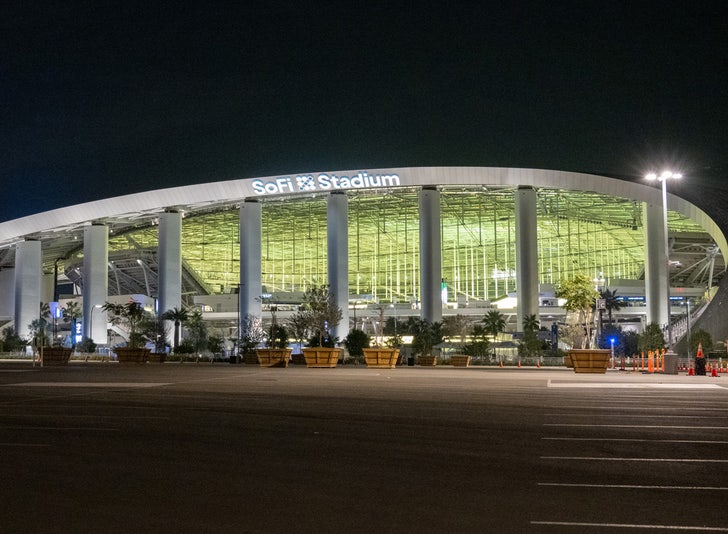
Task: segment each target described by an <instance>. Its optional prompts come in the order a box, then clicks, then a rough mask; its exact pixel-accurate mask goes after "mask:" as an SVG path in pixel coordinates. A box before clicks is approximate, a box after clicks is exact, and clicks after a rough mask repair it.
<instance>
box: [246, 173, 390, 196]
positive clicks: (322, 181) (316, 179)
mask: <svg viewBox="0 0 728 534" xmlns="http://www.w3.org/2000/svg"><path fill="white" fill-rule="evenodd" d="M398 185H400V181H399V175H398V174H369V173H368V172H366V171H360V172H358V173H357V174H354V175H352V176H343V175H341V176H337V175H336V174H326V173H321V174H316V175H314V174H299V175H298V176H281V177H279V178H272V179H270V180H253V191H255V193H256V194H257V195H279V194H283V193H301V192H305V191H334V190H337V189H367V188H375V189H376V188H379V187H397V186H398Z"/></svg>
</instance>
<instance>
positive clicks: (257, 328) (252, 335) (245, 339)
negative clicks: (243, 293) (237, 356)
mask: <svg viewBox="0 0 728 534" xmlns="http://www.w3.org/2000/svg"><path fill="white" fill-rule="evenodd" d="M238 336H239V339H238V348H239V350H240V352H242V353H243V354H247V353H250V352H253V351H254V350H255V347H257V346H258V344H259V343H260V342H261V341H263V340H264V339H265V331H264V330H263V324H262V321H261V320H260V317H257V316H255V315H253V314H251V313H246V314H245V315H244V316H243V317H241V318H240V332H239V334H238Z"/></svg>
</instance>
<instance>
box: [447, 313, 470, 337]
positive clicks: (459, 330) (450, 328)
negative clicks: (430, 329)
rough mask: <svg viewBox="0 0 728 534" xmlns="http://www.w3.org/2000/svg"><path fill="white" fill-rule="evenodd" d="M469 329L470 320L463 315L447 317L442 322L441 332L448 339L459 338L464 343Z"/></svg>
mask: <svg viewBox="0 0 728 534" xmlns="http://www.w3.org/2000/svg"><path fill="white" fill-rule="evenodd" d="M469 329H470V320H469V319H468V318H467V317H465V316H464V315H461V314H457V315H449V316H447V317H445V318H444V319H443V320H442V332H443V334H444V335H445V336H447V337H449V338H459V339H460V343H465V337H466V336H467V335H468V330H469Z"/></svg>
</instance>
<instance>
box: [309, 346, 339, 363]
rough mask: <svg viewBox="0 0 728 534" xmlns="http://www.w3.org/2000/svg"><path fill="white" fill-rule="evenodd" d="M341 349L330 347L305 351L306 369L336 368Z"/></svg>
mask: <svg viewBox="0 0 728 534" xmlns="http://www.w3.org/2000/svg"><path fill="white" fill-rule="evenodd" d="M340 354H341V349H334V348H329V347H310V348H306V349H303V357H304V358H305V359H306V367H336V364H337V363H339V355H340Z"/></svg>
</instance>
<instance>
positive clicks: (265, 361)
mask: <svg viewBox="0 0 728 534" xmlns="http://www.w3.org/2000/svg"><path fill="white" fill-rule="evenodd" d="M255 352H256V354H257V355H258V365H260V366H261V367H288V360H290V359H291V352H292V350H291V349H257V350H256V351H255Z"/></svg>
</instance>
